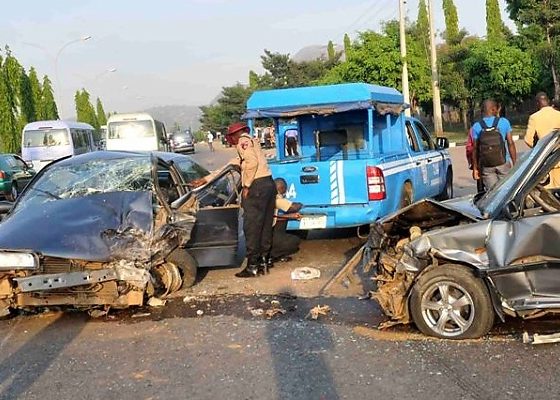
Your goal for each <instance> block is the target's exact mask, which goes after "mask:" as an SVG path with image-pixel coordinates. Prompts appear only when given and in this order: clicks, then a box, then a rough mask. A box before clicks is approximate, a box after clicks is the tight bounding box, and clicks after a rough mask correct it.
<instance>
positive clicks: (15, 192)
mask: <svg viewBox="0 0 560 400" xmlns="http://www.w3.org/2000/svg"><path fill="white" fill-rule="evenodd" d="M17 197H18V187H17V183H16V182H12V189H11V190H10V193H8V194H7V195H6V200H8V201H12V202H14V201H16V199H17Z"/></svg>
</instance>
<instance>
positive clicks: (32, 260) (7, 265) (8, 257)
mask: <svg viewBox="0 0 560 400" xmlns="http://www.w3.org/2000/svg"><path fill="white" fill-rule="evenodd" d="M37 268H39V260H38V259H37V257H36V256H35V255H34V254H31V253H20V252H10V251H0V270H12V269H37Z"/></svg>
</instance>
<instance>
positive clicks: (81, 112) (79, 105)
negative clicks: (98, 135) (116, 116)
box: [74, 89, 99, 130]
mask: <svg viewBox="0 0 560 400" xmlns="http://www.w3.org/2000/svg"><path fill="white" fill-rule="evenodd" d="M74 101H75V104H76V119H77V120H78V121H79V122H85V123H86V124H90V125H91V126H93V127H94V128H95V130H99V121H98V120H97V115H96V113H95V109H94V108H93V105H92V104H91V101H90V95H89V93H88V92H87V90H85V89H82V90H81V91H80V90H78V91H76V95H75V96H74Z"/></svg>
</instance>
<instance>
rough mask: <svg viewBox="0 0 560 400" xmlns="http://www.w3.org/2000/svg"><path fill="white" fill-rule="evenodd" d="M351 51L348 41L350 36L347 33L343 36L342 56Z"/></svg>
mask: <svg viewBox="0 0 560 400" xmlns="http://www.w3.org/2000/svg"><path fill="white" fill-rule="evenodd" d="M350 50H352V41H351V40H350V36H348V34H347V33H345V34H344V54H348V52H349V51H350Z"/></svg>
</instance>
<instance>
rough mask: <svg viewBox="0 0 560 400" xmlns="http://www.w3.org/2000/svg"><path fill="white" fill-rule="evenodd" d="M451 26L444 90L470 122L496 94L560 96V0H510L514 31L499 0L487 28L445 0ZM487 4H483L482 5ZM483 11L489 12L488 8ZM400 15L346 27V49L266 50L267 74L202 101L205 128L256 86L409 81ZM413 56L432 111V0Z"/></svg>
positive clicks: (234, 115) (411, 34)
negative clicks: (464, 18) (474, 27)
mask: <svg viewBox="0 0 560 400" xmlns="http://www.w3.org/2000/svg"><path fill="white" fill-rule="evenodd" d="M440 4H441V6H442V7H443V11H444V16H445V31H444V32H443V33H442V35H441V38H442V41H441V43H439V44H438V46H437V56H438V66H439V75H440V76H439V78H440V88H441V97H442V101H443V103H444V104H446V105H447V106H452V107H454V108H456V109H457V110H460V115H461V119H462V122H463V124H464V125H465V127H468V125H469V124H470V123H472V120H473V118H474V114H475V111H476V110H477V109H478V108H479V105H480V103H481V101H482V100H483V99H485V98H488V97H492V98H495V99H496V100H498V101H499V102H500V103H501V104H502V105H503V106H504V109H506V110H507V109H512V108H515V107H517V106H519V105H520V104H521V103H523V102H524V101H525V100H527V99H528V98H530V97H532V95H533V94H534V93H536V92H538V91H545V92H548V93H549V94H551V95H553V97H554V98H555V99H556V100H560V83H559V79H560V78H559V77H558V62H559V61H558V60H559V55H560V0H542V1H527V0H506V4H507V11H508V13H509V16H510V18H511V19H512V20H513V21H514V23H515V25H516V28H517V29H516V31H517V32H516V33H513V32H512V31H511V30H510V29H508V27H507V26H506V25H505V24H504V21H503V20H502V18H501V14H500V7H499V2H498V0H486V10H485V11H486V12H485V16H486V36H485V37H478V36H474V35H471V34H469V32H467V31H466V30H465V29H461V28H460V24H459V16H458V12H457V8H456V6H455V4H454V0H442V1H441V3H440ZM481 11H482V10H481ZM481 14H482V13H481ZM398 28H399V26H398V21H394V20H391V21H385V22H384V23H383V24H382V28H381V29H380V31H378V32H375V31H363V32H359V33H358V35H357V37H356V38H355V39H354V40H351V39H350V37H349V36H348V35H347V34H345V35H344V40H343V43H344V51H343V52H337V51H336V50H335V46H334V45H333V43H332V42H329V44H328V46H327V54H326V55H325V56H323V57H321V58H319V59H317V60H313V61H305V62H296V61H294V60H293V59H292V58H291V57H290V55H289V54H281V53H277V52H272V51H269V50H265V51H264V54H263V55H262V56H261V64H262V67H263V68H264V70H265V72H264V74H262V75H258V74H257V73H255V72H253V71H250V72H249V84H248V85H244V84H241V83H237V84H236V85H233V86H228V87H224V88H223V89H222V92H221V95H220V97H219V98H218V100H217V102H216V103H215V104H212V105H209V106H204V107H201V111H202V117H201V123H202V127H203V129H206V130H212V131H224V130H225V128H226V127H227V126H228V125H229V124H230V123H231V122H233V121H235V120H238V119H239V118H240V117H241V115H242V114H243V112H244V110H245V105H246V101H247V99H248V97H249V96H250V95H251V93H252V92H253V91H255V90H262V89H273V88H284V87H297V86H308V85H319V84H335V83H345V82H366V83H373V84H379V85H385V86H390V87H395V88H398V89H400V88H401V79H402V77H401V71H402V63H403V59H402V58H401V55H400V46H399V29H398ZM406 39H407V59H406V61H407V62H408V68H409V79H410V95H411V103H412V104H411V107H412V109H413V112H418V111H419V110H420V109H421V110H423V111H424V112H425V113H427V114H431V113H432V101H431V100H432V87H431V70H430V51H429V20H428V13H427V8H426V1H425V0H420V2H419V10H418V18H417V19H416V21H407V27H406Z"/></svg>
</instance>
